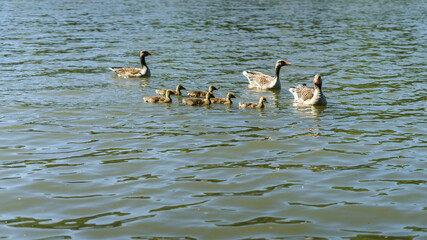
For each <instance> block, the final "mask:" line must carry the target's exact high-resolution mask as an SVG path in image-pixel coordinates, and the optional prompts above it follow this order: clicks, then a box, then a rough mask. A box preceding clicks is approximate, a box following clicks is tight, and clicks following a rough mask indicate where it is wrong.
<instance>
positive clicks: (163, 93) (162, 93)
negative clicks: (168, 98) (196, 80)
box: [156, 84, 186, 96]
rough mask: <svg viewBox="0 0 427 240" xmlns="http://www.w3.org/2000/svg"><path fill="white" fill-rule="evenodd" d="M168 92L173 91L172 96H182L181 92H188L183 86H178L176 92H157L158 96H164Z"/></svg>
mask: <svg viewBox="0 0 427 240" xmlns="http://www.w3.org/2000/svg"><path fill="white" fill-rule="evenodd" d="M167 90H170V91H171V95H177V96H181V90H186V89H185V87H184V86H182V85H181V84H178V85H177V86H176V90H172V89H158V90H156V94H158V95H163V96H164V95H165V94H166V92H167Z"/></svg>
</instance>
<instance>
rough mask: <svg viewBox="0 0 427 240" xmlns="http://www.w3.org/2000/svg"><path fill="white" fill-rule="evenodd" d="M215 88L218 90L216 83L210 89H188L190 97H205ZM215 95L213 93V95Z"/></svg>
mask: <svg viewBox="0 0 427 240" xmlns="http://www.w3.org/2000/svg"><path fill="white" fill-rule="evenodd" d="M214 90H218V89H217V88H216V87H215V86H214V85H210V86H209V91H207V92H206V91H187V95H188V96H190V97H205V96H206V94H207V93H208V92H210V93H212V92H213V91H214ZM212 97H213V95H212Z"/></svg>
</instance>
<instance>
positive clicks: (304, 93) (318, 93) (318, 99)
mask: <svg viewBox="0 0 427 240" xmlns="http://www.w3.org/2000/svg"><path fill="white" fill-rule="evenodd" d="M313 83H314V88H308V87H307V86H306V85H305V84H300V85H298V86H296V87H293V88H290V89H289V91H290V92H291V93H292V95H294V101H295V102H296V103H298V105H307V106H310V105H311V106H326V104H327V101H326V97H325V95H324V94H323V92H322V78H321V77H320V75H316V76H314V80H313Z"/></svg>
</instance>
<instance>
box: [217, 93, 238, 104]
mask: <svg viewBox="0 0 427 240" xmlns="http://www.w3.org/2000/svg"><path fill="white" fill-rule="evenodd" d="M231 98H236V96H234V94H233V93H231V92H229V93H227V97H225V98H211V102H212V103H214V104H232V103H233V102H232V101H231Z"/></svg>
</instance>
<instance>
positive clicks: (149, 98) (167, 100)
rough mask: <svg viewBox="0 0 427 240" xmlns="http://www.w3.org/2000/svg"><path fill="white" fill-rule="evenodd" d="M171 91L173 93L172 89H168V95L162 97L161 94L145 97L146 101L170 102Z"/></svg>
mask: <svg viewBox="0 0 427 240" xmlns="http://www.w3.org/2000/svg"><path fill="white" fill-rule="evenodd" d="M171 93H172V92H171V90H167V91H166V97H161V96H153V97H145V98H144V101H145V102H148V103H170V102H172V98H171V97H170V95H171Z"/></svg>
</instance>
